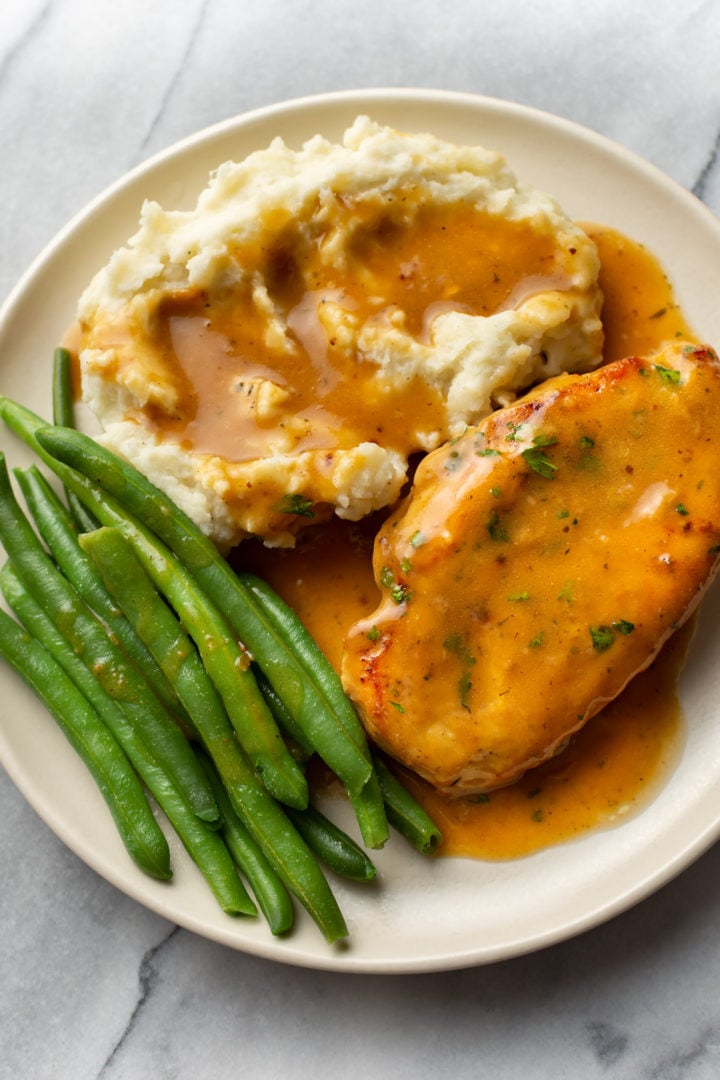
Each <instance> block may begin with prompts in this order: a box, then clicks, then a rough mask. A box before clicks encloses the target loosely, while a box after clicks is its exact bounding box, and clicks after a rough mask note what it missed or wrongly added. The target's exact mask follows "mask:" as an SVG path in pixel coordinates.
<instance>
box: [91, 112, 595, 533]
mask: <svg viewBox="0 0 720 1080" xmlns="http://www.w3.org/2000/svg"><path fill="white" fill-rule="evenodd" d="M598 269H599V266H598V258H597V253H596V250H595V247H594V245H593V244H592V242H591V241H590V240H589V239H588V237H587V236H586V235H585V234H584V233H583V232H582V230H581V229H580V228H578V227H577V226H576V225H574V224H573V222H571V221H570V220H569V219H568V218H567V216H566V215H565V214H564V213H563V211H562V210H561V209H560V207H559V206H558V205H557V203H556V202H555V200H553V199H552V198H550V197H549V196H547V195H545V194H543V193H541V192H539V191H537V190H535V189H533V188H531V187H529V186H528V185H526V184H524V183H521V182H519V181H517V180H516V178H515V176H514V175H513V173H512V172H511V171H510V169H509V168H508V166H507V164H506V162H505V160H504V159H503V158H502V157H501V156H500V155H499V154H498V153H495V152H491V151H489V150H486V149H483V148H481V147H464V146H456V145H453V144H450V143H448V142H444V141H441V140H440V139H437V138H435V137H433V136H431V135H427V134H403V133H400V132H397V131H394V130H392V129H389V128H385V127H381V126H379V125H377V124H376V123H373V122H372V121H371V120H369V119H368V118H366V117H359V118H358V119H357V120H356V121H355V123H354V124H353V125H352V127H351V128H350V129H349V130H348V131H347V132H346V133H345V136H344V139H343V142H342V144H341V145H336V144H332V143H330V142H328V141H326V140H325V139H323V138H321V137H320V136H316V137H315V138H313V139H311V140H310V141H309V142H307V143H306V144H305V145H304V146H303V147H302V149H300V150H292V149H290V148H289V147H288V146H286V145H285V144H284V143H283V142H282V141H280V140H275V141H274V142H273V143H272V144H271V145H270V146H269V147H268V148H267V149H265V150H261V151H258V152H257V153H254V154H252V155H251V156H250V157H248V158H247V159H246V160H245V161H243V162H241V163H239V164H237V163H233V162H228V163H226V164H223V165H221V166H220V167H219V168H218V169H217V170H216V171H215V173H214V174H213V175H212V177H211V178H210V183H209V186H208V187H207V189H206V190H205V191H203V192H202V194H201V195H200V197H199V199H198V202H197V206H196V208H195V209H194V210H191V211H168V210H164V209H162V208H161V207H160V206H159V205H158V204H157V203H154V202H149V203H146V204H145V206H144V207H143V210H142V216H141V221H140V228H139V231H138V232H137V233H136V235H135V236H134V237H133V238H132V239H131V240H130V241H129V242H128V245H127V246H126V247H124V248H122V249H121V250H119V251H117V252H116V253H115V254H114V255H113V257H112V258H111V260H110V262H109V264H108V265H107V266H106V267H105V268H104V269H103V270H101V271H100V272H99V273H98V274H97V275H96V277H95V278H94V280H93V281H92V282H91V283H90V285H89V287H88V289H87V290H86V292H85V294H84V295H83V297H82V299H81V302H80V307H79V319H80V324H81V331H82V339H81V340H82V346H81V356H80V359H81V371H82V391H83V398H84V400H85V401H86V402H87V404H88V405H89V406H90V408H91V409H92V410H93V412H94V413H95V415H96V416H97V418H98V420H99V421H100V425H101V427H102V435H101V436H100V438H101V440H102V441H103V442H104V443H105V444H106V445H108V446H110V447H111V448H112V449H114V450H115V451H116V452H118V453H120V454H121V455H123V456H125V457H127V458H128V459H129V460H131V461H132V462H133V463H134V464H135V465H136V466H137V467H138V468H140V469H141V470H142V471H143V472H144V473H145V474H146V475H148V476H149V477H150V478H151V479H152V480H153V481H154V482H155V483H156V484H157V485H158V486H160V487H161V488H163V489H165V490H166V491H167V492H168V494H169V495H171V497H172V498H174V499H175V500H176V502H178V503H179V504H180V505H181V506H182V507H183V508H184V509H185V510H186V511H187V512H188V513H189V514H190V516H191V517H193V518H194V520H195V521H196V522H197V523H198V525H199V526H200V527H201V528H202V529H203V530H204V531H205V532H206V533H208V534H209V535H210V536H212V537H213V538H214V539H215V540H216V541H217V542H218V543H219V544H220V546H221V547H223V548H227V547H228V546H230V545H231V544H234V543H236V542H237V541H239V540H241V539H242V538H243V537H245V536H248V535H257V536H260V537H262V538H263V539H264V540H265V542H266V543H268V544H271V545H291V544H292V543H294V539H295V536H296V534H297V532H298V530H299V529H300V528H302V527H303V526H304V525H307V524H312V523H316V522H318V521H322V520H324V519H326V518H327V517H329V516H330V515H331V514H332V513H333V512H335V513H337V514H338V515H340V516H341V517H345V518H349V519H352V520H357V519H359V518H360V517H362V516H364V515H365V514H368V513H369V512H371V511H373V510H376V509H379V508H381V507H385V506H389V505H391V504H392V503H394V502H395V501H396V500H397V498H398V496H399V494H400V492H401V489H402V487H403V485H404V483H405V481H406V479H407V475H408V467H409V465H408V462H409V459H410V457H411V455H413V454H416V453H417V452H419V451H428V450H431V449H433V448H435V447H436V446H438V445H439V444H440V443H442V442H445V441H447V440H448V439H450V438H452V437H453V436H455V435H458V434H459V433H461V432H462V431H463V430H464V428H465V427H466V426H468V425H470V424H476V423H477V422H478V421H479V420H480V419H482V417H484V416H485V415H487V413H488V412H490V411H491V410H492V409H493V408H494V407H496V406H497V405H498V404H507V403H509V402H510V401H512V400H513V399H514V397H515V396H516V395H517V394H518V393H519V392H520V391H522V390H524V389H525V388H527V387H528V386H530V385H531V384H532V383H534V382H537V381H538V380H540V379H542V378H546V377H549V376H551V375H555V374H557V373H558V372H560V371H584V370H588V369H590V368H593V367H594V366H596V365H597V364H598V363H599V362H600V359H601V349H602V328H601V322H600V317H599V315H600V308H601V300H602V298H601V293H600V289H599V286H598Z"/></svg>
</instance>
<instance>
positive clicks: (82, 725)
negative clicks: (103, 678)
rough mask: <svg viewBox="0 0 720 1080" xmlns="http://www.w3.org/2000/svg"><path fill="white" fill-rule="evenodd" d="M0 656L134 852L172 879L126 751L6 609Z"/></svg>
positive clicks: (0, 614) (0, 616)
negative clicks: (53, 725) (60, 736)
mask: <svg viewBox="0 0 720 1080" xmlns="http://www.w3.org/2000/svg"><path fill="white" fill-rule="evenodd" d="M0 654H1V655H2V656H3V657H4V658H5V660H6V661H7V662H8V663H9V664H10V665H11V666H12V667H13V668H14V669H15V670H16V671H17V673H18V674H19V675H20V676H21V678H23V679H24V680H25V682H26V683H27V684H28V686H30V687H31V689H32V690H33V691H34V692H35V694H36V695H37V696H38V698H40V700H41V701H42V702H43V704H44V705H45V706H46V708H47V709H48V711H49V712H50V713H51V714H52V715H53V717H54V718H55V720H56V721H57V723H58V725H59V727H60V728H61V730H62V731H63V733H64V735H65V736H66V738H67V739H68V741H69V742H70V743H71V745H72V746H73V747H74V749H75V750H76V752H77V753H78V754H79V755H80V757H81V758H82V760H83V761H84V763H85V765H86V766H87V768H88V770H89V771H90V773H91V775H92V777H93V779H94V780H95V783H96V784H97V786H98V788H99V789H100V792H101V794H102V796H103V798H104V799H105V802H106V803H107V805H108V808H109V810H110V813H111V814H112V817H113V819H114V821H115V824H116V826H117V829H118V832H119V834H120V837H121V839H122V842H123V844H124V845H125V848H126V849H127V851H128V854H129V855H130V856H131V857H132V858H133V859H134V861H135V862H136V863H137V864H138V866H140V867H141V869H142V870H144V871H145V872H146V873H148V874H151V875H152V876H153V877H156V878H160V879H162V880H167V879H168V878H169V877H171V876H172V874H171V870H170V853H169V850H168V846H167V841H166V839H165V837H164V836H163V833H162V832H161V830H160V829H159V827H158V825H157V822H156V821H155V819H154V817H153V815H152V811H151V810H150V807H149V805H148V802H147V799H146V797H145V793H144V791H143V789H142V785H141V784H140V781H139V780H138V778H137V776H136V774H135V772H134V771H133V769H132V767H131V765H130V763H129V762H128V759H127V757H126V755H125V753H124V752H123V750H122V749H121V747H120V746H119V745H118V743H117V741H116V740H115V738H114V737H113V735H112V734H111V733H110V732H109V731H108V730H107V729H106V728H105V726H104V725H103V723H102V721H101V719H100V717H99V716H98V715H97V713H96V712H95V710H94V709H93V708H92V706H91V705H90V704H89V703H88V702H87V701H86V699H85V698H84V697H83V695H82V694H81V693H80V691H79V690H78V689H77V687H76V686H75V685H74V683H73V682H72V681H71V680H70V679H69V678H68V677H67V675H66V674H65V672H64V671H63V670H62V668H60V666H59V665H58V663H57V662H56V660H55V659H54V658H53V657H52V656H51V655H50V653H49V652H48V651H47V650H46V649H45V648H44V647H43V646H42V645H41V644H40V643H39V642H37V641H35V640H34V638H32V637H31V636H30V635H29V634H28V633H27V632H26V631H25V630H23V629H22V628H21V627H20V626H18V624H17V623H16V622H15V621H14V620H13V619H12V618H11V617H10V616H9V615H8V614H7V613H6V612H5V611H2V610H0Z"/></svg>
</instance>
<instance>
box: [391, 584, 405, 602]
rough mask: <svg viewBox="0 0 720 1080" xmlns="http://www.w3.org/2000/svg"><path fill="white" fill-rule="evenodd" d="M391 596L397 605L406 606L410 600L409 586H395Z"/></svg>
mask: <svg viewBox="0 0 720 1080" xmlns="http://www.w3.org/2000/svg"><path fill="white" fill-rule="evenodd" d="M390 596H391V597H392V599H393V600H394V602H395V603H396V604H404V603H405V601H406V600H409V599H410V590H409V589H408V587H407V585H401V584H399V583H398V584H397V585H393V587H392V589H391V590H390Z"/></svg>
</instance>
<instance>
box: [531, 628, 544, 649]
mask: <svg viewBox="0 0 720 1080" xmlns="http://www.w3.org/2000/svg"><path fill="white" fill-rule="evenodd" d="M544 640H545V631H544V630H541V631H540V633H539V634H536V635H535V637H534V638H533V639H532V641H529V642H528V646H529V647H530V648H531V649H539V648H540V646H541V645H542V643H543V641H544Z"/></svg>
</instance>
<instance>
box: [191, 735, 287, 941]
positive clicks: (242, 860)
mask: <svg viewBox="0 0 720 1080" xmlns="http://www.w3.org/2000/svg"><path fill="white" fill-rule="evenodd" d="M200 760H201V761H202V762H203V765H204V766H205V769H206V772H207V775H208V779H209V780H210V782H211V784H212V786H213V791H214V793H215V798H216V799H217V803H218V806H219V807H220V812H221V814H222V820H223V824H222V828H221V834H222V837H223V839H224V840H225V843H226V844H227V846H228V850H229V851H230V854H231V855H232V857H233V858H234V860H235V862H236V863H237V865H238V867H239V868H240V870H241V871H242V873H243V874H244V875H245V877H246V878H247V880H248V882H249V884H250V888H251V889H252V891H253V893H254V895H255V899H256V900H257V902H258V905H259V907H260V910H261V911H262V913H263V915H264V916H265V919H266V921H267V924H268V926H269V927H270V930H271V931H272V933H273V934H276V935H278V934H286V933H287V932H288V931H289V930H291V929H292V925H293V922H294V921H295V913H294V911H293V906H292V901H291V900H290V896H289V895H288V891H287V889H286V888H285V886H284V885H283V883H282V881H281V880H280V878H279V877H278V875H277V874H276V873H275V871H274V870H273V868H272V866H271V865H270V863H269V861H268V859H267V858H266V856H265V853H264V852H263V850H262V848H261V847H260V845H259V844H257V843H256V842H255V840H254V838H253V837H252V835H251V834H250V832H249V831H248V829H246V827H245V826H244V825H243V823H242V821H241V819H240V817H239V816H238V815H237V814H236V813H235V809H234V807H233V805H232V802H231V801H230V799H229V797H228V794H227V791H226V790H225V788H224V787H223V784H222V781H221V779H220V777H219V776H218V773H217V771H216V769H215V766H214V764H213V762H212V761H211V760H210V758H208V757H206V756H205V755H202V756H201V759H200ZM297 812H298V813H301V812H302V811H297Z"/></svg>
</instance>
